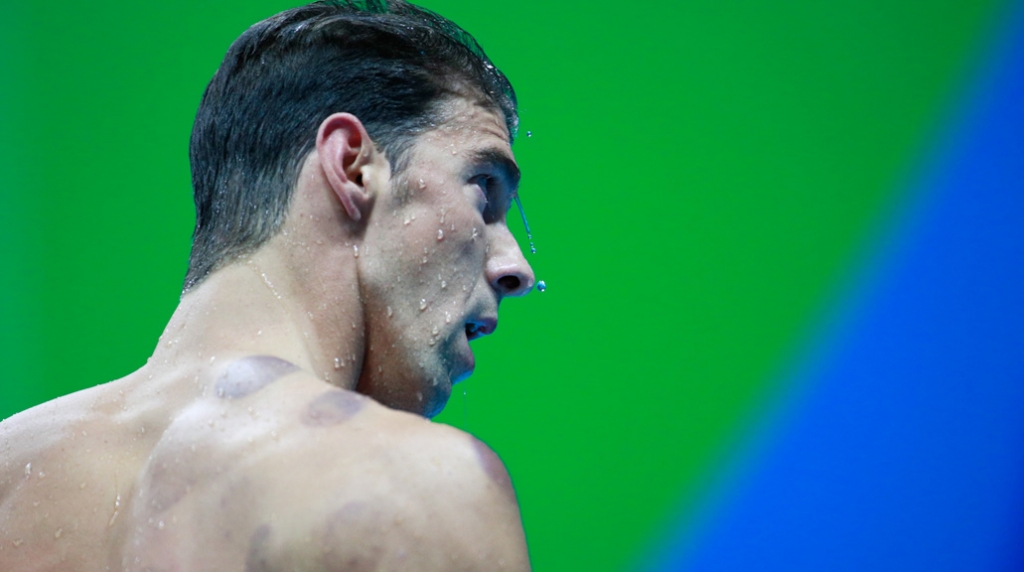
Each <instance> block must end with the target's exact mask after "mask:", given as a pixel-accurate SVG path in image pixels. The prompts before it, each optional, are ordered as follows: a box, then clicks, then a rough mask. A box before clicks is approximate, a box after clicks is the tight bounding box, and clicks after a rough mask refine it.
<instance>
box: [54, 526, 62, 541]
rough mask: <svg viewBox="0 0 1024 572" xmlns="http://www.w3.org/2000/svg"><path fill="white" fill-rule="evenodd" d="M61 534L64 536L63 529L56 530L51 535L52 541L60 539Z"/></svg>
mask: <svg viewBox="0 0 1024 572" xmlns="http://www.w3.org/2000/svg"><path fill="white" fill-rule="evenodd" d="M62 534H64V529H63V528H58V529H57V532H54V533H53V538H54V540H56V539H58V538H60V535H62Z"/></svg>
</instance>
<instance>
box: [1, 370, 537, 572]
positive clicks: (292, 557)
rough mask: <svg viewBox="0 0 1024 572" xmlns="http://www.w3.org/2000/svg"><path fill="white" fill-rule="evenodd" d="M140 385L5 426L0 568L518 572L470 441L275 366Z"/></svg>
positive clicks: (489, 456)
mask: <svg viewBox="0 0 1024 572" xmlns="http://www.w3.org/2000/svg"><path fill="white" fill-rule="evenodd" d="M141 371H144V370H141ZM141 371H140V372H139V373H136V374H133V375H132V376H129V377H127V378H124V379H122V380H118V381H115V382H111V383H109V384H106V385H103V386H99V387H96V388H93V389H89V390H86V391H82V392H79V393H76V394H73V395H70V396H67V397H64V398H61V399H58V400H55V401H52V402H49V403H46V404H44V405H41V406H39V407H36V408H34V409H31V410H29V411H26V412H24V413H21V414H19V415H16V416H14V417H12V418H10V419H7V420H6V421H4V422H3V423H2V424H0V569H2V570H18V571H23V570H24V571H29V570H79V571H83V572H87V571H106V570H166V571H171V570H246V571H260V570H266V571H270V570H293V569H295V570H325V571H326V570H347V571H359V570H500V569H509V570H525V569H528V567H529V565H528V562H527V555H526V547H525V540H524V537H523V532H522V526H521V523H520V519H519V513H518V507H517V505H516V501H515V495H514V492H513V490H512V488H511V484H510V483H509V480H508V475H507V473H506V472H505V469H504V466H503V465H502V464H501V462H500V461H499V460H498V459H497V457H496V456H495V455H494V454H493V453H492V452H491V451H490V449H488V448H487V447H486V446H485V445H483V444H482V443H480V442H479V441H477V440H475V439H473V438H472V437H470V436H468V435H466V434H464V433H461V432H459V431H457V430H454V429H451V428H448V427H445V426H443V425H436V424H433V423H431V422H430V421H428V420H425V419H423V418H421V417H418V416H415V415H411V414H407V413H401V412H397V411H394V410H391V409H387V408H385V407H382V406H380V405H379V404H377V403H376V402H374V401H373V400H371V399H369V398H367V397H364V396H361V395H359V394H356V393H354V392H350V391H345V390H341V389H336V388H334V387H332V386H330V385H328V384H326V383H324V382H322V381H319V380H317V379H314V378H312V377H310V376H308V375H307V374H305V373H304V372H302V371H300V370H299V369H298V368H297V367H296V366H294V365H292V364H291V363H289V362H286V361H284V360H281V359H278V358H274V357H269V356H248V357H243V358H241V359H237V360H234V361H231V362H229V363H225V364H223V365H221V366H219V367H214V366H212V365H211V366H210V367H208V368H206V369H205V370H204V371H202V372H201V373H199V374H198V375H188V376H185V375H177V376H170V378H167V379H159V378H157V379H149V378H148V377H147V376H146V375H145V374H144V373H142V372H141Z"/></svg>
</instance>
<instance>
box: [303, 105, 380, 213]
mask: <svg viewBox="0 0 1024 572" xmlns="http://www.w3.org/2000/svg"><path fill="white" fill-rule="evenodd" d="M316 151H317V155H318V156H319V157H320V164H321V167H322V168H323V171H324V175H325V176H326V178H327V182H328V183H329V184H330V185H331V188H332V189H333V190H334V194H335V196H337V197H338V200H339V201H340V202H341V205H342V207H343V208H344V209H345V213H346V214H348V217H349V218H350V219H352V220H353V221H354V222H358V221H360V220H362V218H363V214H365V213H364V211H365V210H366V209H368V208H369V206H370V203H371V201H370V193H369V192H368V191H367V189H366V185H365V184H364V180H363V167H365V166H366V165H369V164H370V163H372V161H373V159H374V154H375V153H376V150H375V148H374V146H373V142H371V141H370V137H369V135H367V133H366V128H365V127H363V123H362V122H361V121H359V118H357V117H356V116H354V115H352V114H351V113H335V114H333V115H331V116H329V117H327V119H324V120H323V122H322V123H320V129H319V130H318V131H317V136H316Z"/></svg>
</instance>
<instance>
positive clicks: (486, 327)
mask: <svg viewBox="0 0 1024 572" xmlns="http://www.w3.org/2000/svg"><path fill="white" fill-rule="evenodd" d="M496 329H498V318H497V317H496V316H495V317H491V316H484V317H479V318H473V319H470V320H467V321H466V339H468V340H469V341H473V340H476V339H479V338H482V337H484V336H489V335H491V334H493V333H494V330H496Z"/></svg>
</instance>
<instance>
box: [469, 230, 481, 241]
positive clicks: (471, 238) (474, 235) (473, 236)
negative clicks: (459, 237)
mask: <svg viewBox="0 0 1024 572" xmlns="http://www.w3.org/2000/svg"><path fill="white" fill-rule="evenodd" d="M478 236H480V231H478V230H477V229H476V228H473V234H472V235H470V237H469V238H470V240H476V237H478Z"/></svg>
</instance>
